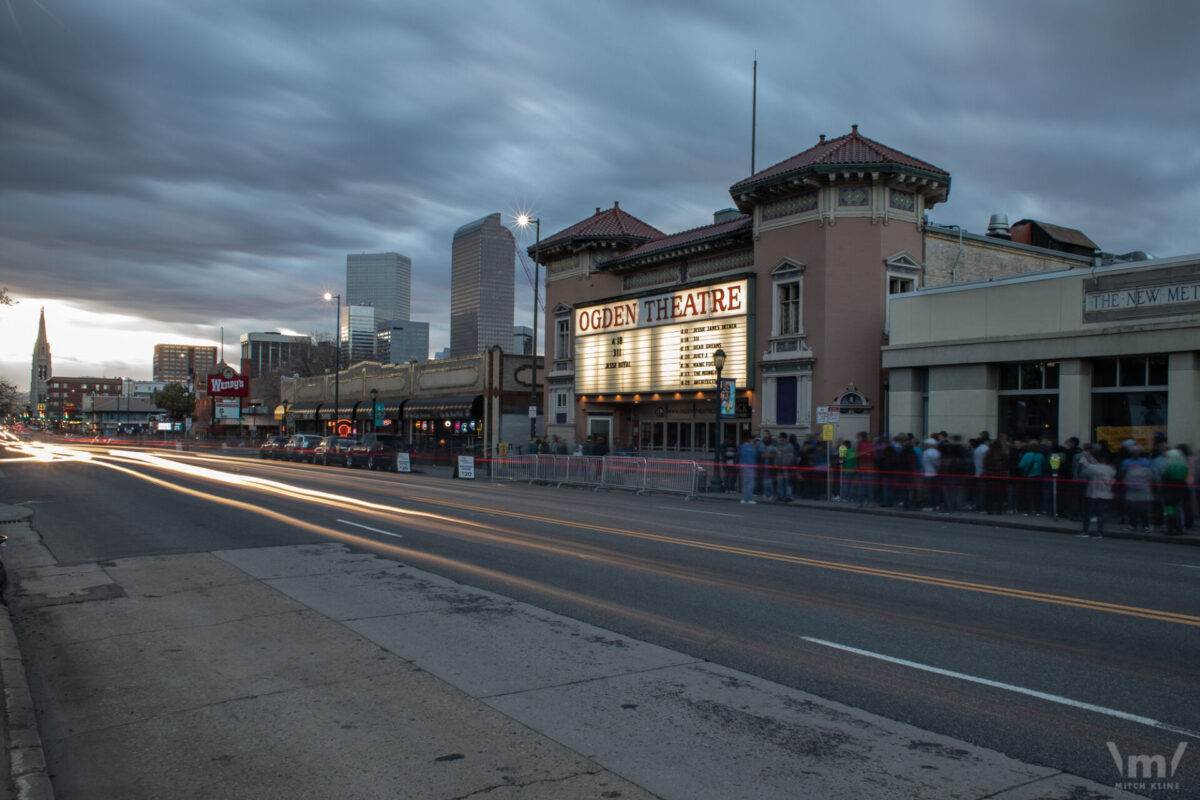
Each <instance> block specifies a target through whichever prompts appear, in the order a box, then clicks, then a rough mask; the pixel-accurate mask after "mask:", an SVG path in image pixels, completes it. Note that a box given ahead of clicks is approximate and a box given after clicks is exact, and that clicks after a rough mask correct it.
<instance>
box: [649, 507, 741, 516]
mask: <svg viewBox="0 0 1200 800" xmlns="http://www.w3.org/2000/svg"><path fill="white" fill-rule="evenodd" d="M655 508H664V509H666V510H667V511H686V512H688V513H689V514H708V515H709V516H713V517H741V516H742V515H741V514H725V513H723V512H721V511H699V510H697V509H695V508H677V507H675V506H655Z"/></svg>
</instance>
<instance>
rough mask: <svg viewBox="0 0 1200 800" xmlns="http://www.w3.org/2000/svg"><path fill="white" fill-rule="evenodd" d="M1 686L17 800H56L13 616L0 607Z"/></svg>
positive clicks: (3, 607) (11, 769) (6, 608)
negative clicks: (2, 688) (13, 623)
mask: <svg viewBox="0 0 1200 800" xmlns="http://www.w3.org/2000/svg"><path fill="white" fill-rule="evenodd" d="M0 684H2V685H3V686H4V715H5V721H6V723H7V725H6V727H7V739H8V741H7V744H8V764H9V775H10V780H11V781H12V786H13V788H14V790H15V792H16V793H15V795H14V797H15V798H16V800H54V787H53V786H52V785H51V783H50V775H49V773H48V772H47V771H46V757H45V754H44V753H43V752H42V737H41V734H40V733H39V732H38V727H37V716H36V713H35V710H34V705H33V698H32V697H31V696H30V694H29V684H28V682H27V681H26V678H25V664H24V662H23V661H22V660H21V649H20V647H19V646H18V644H17V634H16V631H14V630H13V625H12V615H11V613H10V612H9V609H8V607H7V606H0Z"/></svg>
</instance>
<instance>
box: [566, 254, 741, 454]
mask: <svg viewBox="0 0 1200 800" xmlns="http://www.w3.org/2000/svg"><path fill="white" fill-rule="evenodd" d="M751 286H752V280H751V279H750V278H749V277H741V278H739V279H736V280H728V279H726V280H719V281H713V282H708V283H702V284H695V285H691V286H686V287H681V288H679V289H677V290H674V291H670V292H661V291H660V292H649V293H643V294H640V295H633V296H628V297H621V298H619V299H607V300H601V301H598V302H595V303H589V304H586V305H580V306H577V307H576V308H575V310H574V314H575V320H574V331H575V351H574V367H575V387H574V389H575V394H576V396H577V397H578V401H579V407H578V411H579V412H580V413H577V414H576V430H575V436H576V440H577V441H579V442H582V443H583V447H584V449H585V451H586V450H589V449H590V450H592V451H594V452H638V453H642V454H663V455H676V456H680V457H695V456H700V455H702V454H706V453H711V452H712V448H713V442H714V439H715V438H716V437H717V435H718V434H717V432H716V431H717V424H718V420H717V394H718V393H717V379H718V372H717V366H716V360H715V359H714V355H715V354H716V353H717V352H718V351H720V352H721V353H723V354H724V363H723V365H722V367H721V371H720V377H721V378H723V379H726V380H727V381H730V382H732V384H731V388H730V389H729V391H728V394H729V396H730V398H731V402H730V403H729V406H730V408H731V410H732V411H731V414H732V415H731V416H727V417H726V418H723V419H722V420H721V425H722V430H721V431H720V432H719V435H720V437H721V438H722V439H723V440H728V441H737V440H738V438H739V437H740V435H741V432H740V431H739V426H741V427H744V428H745V429H746V432H748V431H749V427H750V386H749V376H750V375H751V374H753V363H752V357H751V341H752V338H753V337H752V332H751V324H752V323H751V319H752V317H751V314H750V308H751V302H750V292H751Z"/></svg>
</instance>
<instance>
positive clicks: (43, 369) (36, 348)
mask: <svg viewBox="0 0 1200 800" xmlns="http://www.w3.org/2000/svg"><path fill="white" fill-rule="evenodd" d="M50 374H51V373H50V340H49V339H47V338H46V309H44V308H43V309H42V315H41V317H40V318H39V319H38V335H37V341H36V342H34V344H33V367H32V369H31V370H30V373H29V413H30V414H31V415H33V416H38V415H39V413H40V412H45V410H46V395H47V393H48V387H47V382H48V381H49V380H50Z"/></svg>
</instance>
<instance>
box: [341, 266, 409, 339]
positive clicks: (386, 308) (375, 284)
mask: <svg viewBox="0 0 1200 800" xmlns="http://www.w3.org/2000/svg"><path fill="white" fill-rule="evenodd" d="M345 303H346V305H351V306H372V307H373V308H374V309H375V321H376V322H378V323H383V322H385V321H389V320H396V319H405V320H406V319H408V318H409V316H410V315H411V314H412V259H410V258H409V257H408V256H402V255H400V254H399V253H357V254H352V255H348V256H346V297H345Z"/></svg>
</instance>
